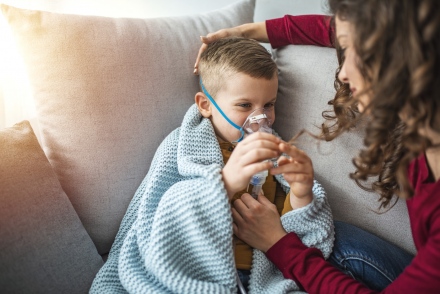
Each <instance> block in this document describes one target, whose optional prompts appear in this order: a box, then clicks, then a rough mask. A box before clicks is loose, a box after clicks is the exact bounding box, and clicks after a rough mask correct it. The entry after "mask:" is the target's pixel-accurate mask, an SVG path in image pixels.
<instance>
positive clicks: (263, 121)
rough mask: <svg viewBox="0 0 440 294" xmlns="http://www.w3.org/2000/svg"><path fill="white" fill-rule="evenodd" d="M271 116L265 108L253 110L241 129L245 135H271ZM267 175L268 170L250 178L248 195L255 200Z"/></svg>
mask: <svg viewBox="0 0 440 294" xmlns="http://www.w3.org/2000/svg"><path fill="white" fill-rule="evenodd" d="M272 122H273V120H272V116H271V112H270V111H267V110H266V109H265V108H259V109H256V110H254V111H253V112H252V113H251V114H250V115H249V116H248V118H247V119H246V121H245V122H244V124H243V127H242V129H243V130H244V132H245V134H246V135H249V134H252V133H255V132H264V133H269V134H272V127H271V126H272ZM268 175H269V172H268V170H263V171H261V172H259V173H256V174H254V175H253V176H252V178H251V180H250V182H249V185H248V190H247V191H248V193H249V194H250V195H251V196H252V197H253V198H255V199H257V198H258V195H259V194H260V193H261V191H262V188H263V184H264V183H265V182H266V178H267V176H268Z"/></svg>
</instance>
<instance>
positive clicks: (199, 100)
mask: <svg viewBox="0 0 440 294" xmlns="http://www.w3.org/2000/svg"><path fill="white" fill-rule="evenodd" d="M194 99H195V101H196V104H197V108H198V109H199V111H200V113H201V114H202V116H203V117H206V118H209V117H211V112H212V108H211V105H212V104H211V102H210V101H209V99H208V98H207V97H206V96H205V94H203V93H202V92H197V94H196V97H195V98H194Z"/></svg>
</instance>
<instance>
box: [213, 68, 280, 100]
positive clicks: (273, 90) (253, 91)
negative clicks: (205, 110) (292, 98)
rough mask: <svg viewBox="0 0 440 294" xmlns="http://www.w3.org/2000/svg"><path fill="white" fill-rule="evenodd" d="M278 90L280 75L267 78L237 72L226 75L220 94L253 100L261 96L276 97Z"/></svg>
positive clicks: (236, 98)
mask: <svg viewBox="0 0 440 294" xmlns="http://www.w3.org/2000/svg"><path fill="white" fill-rule="evenodd" d="M277 92H278V75H274V77H273V78H272V79H266V78H255V77H252V76H250V75H248V74H245V73H236V74H234V75H231V76H229V77H226V78H225V79H224V80H223V83H221V86H220V88H219V94H221V95H219V96H221V97H227V98H228V99H230V100H241V101H252V100H255V99H258V98H260V97H265V98H266V99H275V98H276V96H277ZM219 98H220V97H219Z"/></svg>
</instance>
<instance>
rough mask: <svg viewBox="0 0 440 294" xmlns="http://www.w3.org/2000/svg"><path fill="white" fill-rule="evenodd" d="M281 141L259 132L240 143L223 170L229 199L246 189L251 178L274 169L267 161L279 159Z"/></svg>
mask: <svg viewBox="0 0 440 294" xmlns="http://www.w3.org/2000/svg"><path fill="white" fill-rule="evenodd" d="M280 143H281V140H280V139H279V138H277V137H275V136H274V135H272V134H268V133H262V132H257V133H254V134H251V135H249V136H247V137H246V138H245V139H244V140H243V141H242V142H240V143H238V144H237V146H236V147H235V149H234V151H233V152H232V154H231V157H230V158H229V160H228V162H227V163H226V165H225V166H224V168H223V170H222V176H223V182H224V184H225V188H226V190H227V192H228V196H229V199H232V197H233V196H234V194H235V193H237V192H239V191H241V190H243V189H245V188H246V187H247V185H248V184H249V181H250V179H251V177H252V176H253V175H254V174H256V173H259V172H261V171H263V170H267V169H270V168H271V167H273V163H272V162H270V161H266V160H267V159H270V158H274V157H278V156H279V155H280V154H281V153H280V151H279V144H280Z"/></svg>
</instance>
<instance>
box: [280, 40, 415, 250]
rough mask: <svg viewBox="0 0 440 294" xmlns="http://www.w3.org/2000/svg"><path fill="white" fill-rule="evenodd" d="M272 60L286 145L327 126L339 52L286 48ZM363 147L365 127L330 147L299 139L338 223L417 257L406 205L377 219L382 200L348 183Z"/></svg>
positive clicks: (305, 137)
mask: <svg viewBox="0 0 440 294" xmlns="http://www.w3.org/2000/svg"><path fill="white" fill-rule="evenodd" d="M274 57H275V60H276V63H277V65H278V68H279V71H280V75H279V89H278V99H277V104H276V112H277V119H276V121H275V124H274V129H275V130H277V132H278V133H279V134H280V135H281V137H282V138H284V139H285V140H288V139H290V138H291V137H293V136H294V135H295V134H297V133H298V132H299V131H300V130H302V129H306V130H308V131H310V132H312V133H314V134H319V133H320V130H319V128H318V127H319V126H320V125H321V124H322V123H323V122H324V119H323V117H322V111H324V110H330V109H331V106H329V105H328V104H327V102H328V101H329V100H331V99H333V97H334V95H335V90H334V87H333V81H334V77H335V72H336V68H337V65H338V63H337V59H336V52H335V50H334V49H330V48H322V47H314V46H287V47H284V48H281V49H277V50H275V51H274ZM362 146H363V143H362V129H361V128H359V129H358V130H356V131H353V132H350V133H347V134H344V135H342V136H341V137H339V138H337V139H336V140H333V141H332V142H328V143H327V142H320V143H318V142H317V141H315V140H314V139H312V138H311V137H310V136H307V135H303V136H302V137H301V138H300V140H299V147H300V148H301V149H304V150H305V151H306V152H307V153H308V154H309V156H310V157H311V159H312V161H313V167H314V169H315V176H316V179H317V180H318V181H319V182H320V183H321V184H322V185H323V186H324V187H325V189H326V191H327V194H328V198H329V201H330V205H331V208H332V211H333V215H334V217H335V219H336V220H341V221H346V222H348V223H351V224H354V225H357V226H359V227H361V228H364V229H366V230H368V231H370V232H373V233H375V234H377V235H379V236H380V237H382V238H384V239H386V240H389V241H391V242H392V243H394V244H396V245H398V246H400V247H403V248H404V249H406V250H408V251H410V252H415V248H414V245H413V241H412V237H411V231H410V224H409V219H408V212H407V208H406V204H405V202H404V201H399V202H398V203H397V204H396V206H394V207H393V208H392V209H391V210H390V211H388V212H387V213H384V214H378V213H376V212H377V211H378V207H379V203H378V202H377V200H378V195H377V194H374V193H369V192H366V191H364V190H362V189H360V188H359V187H358V186H357V185H356V183H355V182H354V181H352V180H350V178H349V174H350V173H351V172H353V171H354V165H353V164H352V161H351V159H352V158H353V157H354V156H355V155H357V152H358V150H360V149H361V148H362Z"/></svg>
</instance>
